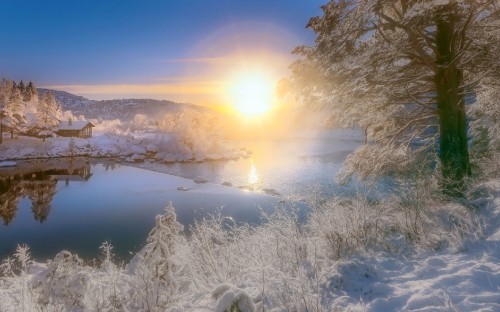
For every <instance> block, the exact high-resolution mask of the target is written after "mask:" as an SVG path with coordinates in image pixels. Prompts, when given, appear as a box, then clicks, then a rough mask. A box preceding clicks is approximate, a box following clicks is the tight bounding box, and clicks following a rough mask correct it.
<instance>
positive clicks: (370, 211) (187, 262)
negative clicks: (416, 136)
mask: <svg viewBox="0 0 500 312" xmlns="http://www.w3.org/2000/svg"><path fill="white" fill-rule="evenodd" d="M179 179H180V178H176V177H171V180H172V182H173V184H172V187H177V186H178V184H179V183H177V182H179V181H181V180H179ZM182 181H183V183H192V184H189V185H187V188H192V189H191V190H190V191H187V192H186V193H189V192H196V193H197V195H198V196H199V197H200V198H201V197H203V196H205V195H206V194H207V192H208V193H212V192H214V191H215V193H216V194H217V193H220V191H221V190H222V191H223V193H224V194H226V195H231V196H235V197H241V196H242V194H243V193H242V192H241V191H239V190H236V189H231V188H223V187H217V186H212V185H204V184H195V183H194V182H189V181H184V180H182ZM499 189H500V180H498V179H496V180H491V181H489V182H486V183H483V184H480V185H478V186H476V187H475V193H476V194H477V200H476V201H475V202H473V204H474V205H476V206H477V207H478V211H477V213H472V212H468V210H467V209H466V208H465V207H463V206H461V204H459V203H448V204H446V203H443V205H442V206H430V207H425V208H423V209H424V210H422V211H420V213H421V214H423V215H422V217H423V219H422V220H421V221H422V222H424V223H425V222H434V221H432V220H438V221H437V222H434V223H429V224H426V225H425V226H426V227H425V229H426V233H425V234H424V236H422V237H421V240H422V241H421V242H419V243H416V244H414V243H411V242H410V241H409V240H408V238H405V237H404V236H403V235H401V234H402V233H401V232H400V230H401V229H399V230H398V229H397V228H395V227H394V226H395V225H397V224H398V222H399V221H401V220H399V221H398V219H397V218H398V217H397V214H395V213H394V209H395V208H397V205H395V204H394V203H391V202H387V203H383V204H381V205H379V206H369V204H368V203H367V202H362V201H361V202H352V203H347V202H345V201H342V202H336V201H332V202H331V203H330V204H328V205H326V206H325V208H326V209H322V208H318V209H317V210H315V211H314V212H313V213H312V215H311V216H310V220H309V222H308V223H307V224H305V225H301V224H299V223H297V219H296V215H294V213H293V212H292V213H290V212H282V213H278V214H276V215H274V216H267V217H265V220H266V222H265V223H264V224H263V225H262V226H259V227H248V226H239V227H235V228H233V227H231V226H230V225H229V226H228V224H227V223H225V222H224V220H221V219H217V218H216V219H212V220H205V221H203V222H200V223H198V224H197V225H196V226H195V227H194V228H193V230H192V231H191V235H189V236H186V235H184V234H182V232H181V231H182V226H181V225H180V224H179V223H178V222H177V220H176V215H175V213H174V211H173V208H168V209H167V212H166V214H165V215H163V216H161V217H157V219H156V227H155V228H154V229H153V230H152V231H151V233H150V235H149V238H148V245H147V246H146V247H144V249H143V250H142V251H141V252H140V253H139V254H138V255H136V257H135V258H134V259H133V260H132V261H131V262H130V263H129V264H128V265H126V266H120V265H116V264H114V263H113V261H112V258H113V257H112V253H113V250H112V248H111V247H110V246H109V245H107V244H103V246H102V247H101V250H102V252H103V256H102V259H101V260H100V261H98V263H97V264H89V263H83V262H82V261H81V260H80V259H79V258H78V257H77V256H76V255H74V254H70V253H69V252H64V251H63V252H61V253H59V254H58V255H57V256H56V257H55V258H54V260H53V261H49V262H48V263H32V262H31V261H30V260H29V258H28V257H27V255H28V252H27V250H26V249H25V248H24V247H20V248H18V252H17V253H16V255H15V257H14V258H15V260H13V261H8V262H4V264H3V265H2V271H3V273H2V274H3V275H2V276H3V277H2V278H0V310H1V311H6V312H8V311H18V310H20V309H22V310H24V311H37V310H40V309H56V308H57V309H58V310H61V311H104V310H106V311H107V310H109V311H112V310H113V309H114V310H117V311H145V310H148V309H149V310H155V311H156V310H158V311H160V310H161V311H205V310H215V311H220V312H222V311H225V309H226V308H229V307H231V306H235V305H237V306H238V307H239V308H240V310H241V311H261V310H262V309H264V308H265V310H267V311H304V310H315V311H336V310H342V311H345V310H349V311H381V312H382V311H415V310H417V311H498V310H499V309H500V291H499V290H500V260H499V259H500V248H499V246H500V193H499ZM246 195H248V193H246ZM251 196H253V195H251ZM428 214H431V215H430V216H431V217H433V218H432V219H426V217H425V215H428ZM428 216H429V215H428ZM439 220H440V221H439ZM373 225H377V228H374V227H373ZM386 225H391V227H389V228H387V229H384V227H385V226H386ZM378 229H382V230H381V231H379V230H378ZM391 233H392V234H391ZM426 243H427V244H432V245H433V246H434V247H433V248H434V250H432V249H431V248H430V247H429V246H428V247H425V244H426ZM419 246H420V247H419ZM422 247H424V248H422Z"/></svg>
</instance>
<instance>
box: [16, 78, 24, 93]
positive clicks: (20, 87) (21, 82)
mask: <svg viewBox="0 0 500 312" xmlns="http://www.w3.org/2000/svg"><path fill="white" fill-rule="evenodd" d="M17 88H18V89H19V92H21V95H24V92H25V90H26V87H25V86H24V82H23V81H22V80H21V81H20V82H19V84H18V85H17Z"/></svg>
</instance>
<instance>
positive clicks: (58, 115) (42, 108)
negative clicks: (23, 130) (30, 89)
mask: <svg viewBox="0 0 500 312" xmlns="http://www.w3.org/2000/svg"><path fill="white" fill-rule="evenodd" d="M61 119H62V110H61V105H59V103H57V101H56V100H55V98H54V96H53V95H52V94H51V93H46V94H44V95H43V96H41V97H40V99H39V100H38V106H37V112H36V125H35V129H34V130H35V132H37V134H38V135H40V136H41V137H42V138H43V140H45V137H47V136H50V135H51V134H52V133H53V132H54V131H55V130H56V128H57V127H58V125H59V122H60V120H61Z"/></svg>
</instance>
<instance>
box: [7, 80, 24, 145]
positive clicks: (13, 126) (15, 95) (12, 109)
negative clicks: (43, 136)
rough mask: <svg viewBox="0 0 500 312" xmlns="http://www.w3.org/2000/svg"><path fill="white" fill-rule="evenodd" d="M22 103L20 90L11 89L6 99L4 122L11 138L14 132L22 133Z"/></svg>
mask: <svg viewBox="0 0 500 312" xmlns="http://www.w3.org/2000/svg"><path fill="white" fill-rule="evenodd" d="M24 108H25V106H24V103H23V100H22V98H21V92H20V91H19V89H17V88H12V89H11V94H10V96H9V98H8V100H7V109H6V114H5V115H6V123H7V126H8V127H9V128H10V134H11V138H13V137H14V133H22V132H23V131H24V126H25V125H26V118H25V111H24Z"/></svg>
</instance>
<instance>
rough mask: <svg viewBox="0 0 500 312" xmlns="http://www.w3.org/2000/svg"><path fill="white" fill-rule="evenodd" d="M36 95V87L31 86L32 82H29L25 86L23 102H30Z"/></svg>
mask: <svg viewBox="0 0 500 312" xmlns="http://www.w3.org/2000/svg"><path fill="white" fill-rule="evenodd" d="M35 95H37V91H36V87H35V85H34V84H33V82H31V81H30V82H29V83H28V86H26V89H25V93H24V100H25V101H31V99H32V98H33V97H34V96H35Z"/></svg>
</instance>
